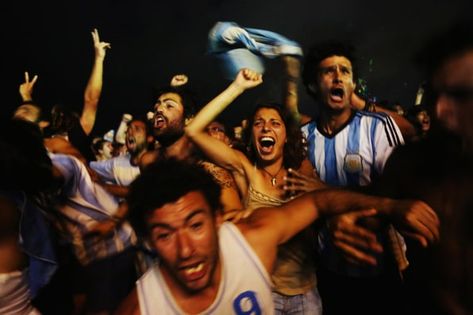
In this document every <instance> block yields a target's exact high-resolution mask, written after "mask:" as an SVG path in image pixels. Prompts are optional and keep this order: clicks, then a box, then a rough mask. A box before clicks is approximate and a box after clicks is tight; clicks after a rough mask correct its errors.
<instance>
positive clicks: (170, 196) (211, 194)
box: [127, 159, 221, 236]
mask: <svg viewBox="0 0 473 315" xmlns="http://www.w3.org/2000/svg"><path fill="white" fill-rule="evenodd" d="M192 191H199V192H201V193H202V194H203V195H204V197H205V199H206V201H207V202H208V204H209V206H210V208H211V210H212V211H213V214H215V212H216V211H219V210H220V209H221V204H220V186H219V185H218V184H217V183H216V182H215V180H214V178H213V176H212V175H210V174H209V173H208V172H207V171H205V170H204V169H203V168H202V167H200V166H199V165H196V164H190V163H188V162H186V161H178V160H176V159H167V160H160V161H158V162H156V163H154V164H152V165H150V166H148V167H147V168H146V169H145V170H144V171H143V172H142V173H141V175H140V176H138V177H137V178H136V180H135V181H134V182H133V183H132V184H131V186H130V191H129V194H128V197H127V202H128V207H129V213H130V222H131V224H132V226H133V228H134V229H135V231H136V233H137V234H138V235H140V236H146V235H148V231H147V227H146V220H147V218H148V217H149V216H150V214H151V213H152V212H153V211H154V210H155V209H157V208H160V207H162V206H163V205H165V204H166V203H170V202H175V201H177V200H178V199H179V198H181V197H182V196H184V195H186V194H187V193H189V192H192Z"/></svg>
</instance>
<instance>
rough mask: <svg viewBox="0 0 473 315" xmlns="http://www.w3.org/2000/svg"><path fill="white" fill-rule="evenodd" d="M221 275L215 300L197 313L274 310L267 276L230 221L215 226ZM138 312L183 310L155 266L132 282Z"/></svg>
mask: <svg viewBox="0 0 473 315" xmlns="http://www.w3.org/2000/svg"><path fill="white" fill-rule="evenodd" d="M219 246H220V257H221V259H222V261H221V264H222V277H221V281H220V287H219V289H218V293H217V296H216V298H215V301H214V302H213V303H212V304H211V305H210V306H209V307H208V308H207V309H206V310H205V311H203V312H201V313H200V314H252V315H259V314H274V305H273V300H272V296H271V280H270V277H269V275H268V273H267V271H266V269H265V268H264V266H263V264H262V263H261V261H260V260H259V258H258V256H257V255H256V254H255V252H254V251H253V249H252V248H251V247H250V245H249V244H248V243H247V241H246V240H245V238H244V237H243V235H242V234H241V232H240V230H238V228H237V227H236V226H235V225H234V224H233V223H230V222H225V223H223V224H222V226H221V227H220V229H219ZM136 287H137V292H138V300H139V303H140V311H141V314H142V315H155V314H185V313H184V312H183V311H182V309H181V308H180V307H179V305H178V304H177V303H176V302H175V301H174V298H173V296H172V294H171V292H170V291H169V288H168V286H167V284H166V282H165V280H164V278H163V275H162V274H161V271H160V270H159V265H155V266H153V267H151V268H150V269H149V270H148V271H147V272H146V273H145V274H144V275H143V276H142V277H141V278H140V279H139V280H138V281H137V282H136Z"/></svg>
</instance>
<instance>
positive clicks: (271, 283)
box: [0, 23, 473, 315]
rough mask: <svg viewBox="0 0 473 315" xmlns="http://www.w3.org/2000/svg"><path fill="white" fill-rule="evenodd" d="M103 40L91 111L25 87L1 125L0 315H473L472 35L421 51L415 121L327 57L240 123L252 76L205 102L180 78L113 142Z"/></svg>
mask: <svg viewBox="0 0 473 315" xmlns="http://www.w3.org/2000/svg"><path fill="white" fill-rule="evenodd" d="M92 39H93V45H94V49H95V58H94V62H93V67H92V70H91V73H90V77H89V79H88V81H87V85H86V88H85V90H84V102H83V107H82V110H81V112H80V113H75V112H72V111H71V110H70V109H69V108H68V107H67V106H66V105H62V106H59V105H56V106H53V107H52V110H51V112H49V113H46V112H45V110H44V107H42V106H41V104H38V103H37V102H36V101H35V100H34V98H33V94H34V88H35V84H36V82H37V81H38V80H39V77H38V76H37V75H34V76H33V77H32V78H31V77H30V74H29V73H28V72H26V73H25V80H24V82H22V83H21V84H20V86H19V92H20V96H21V99H22V103H21V104H19V106H18V108H17V109H16V110H15V112H14V113H13V115H12V118H11V119H10V120H9V121H8V122H6V123H5V124H3V125H2V126H1V132H0V149H1V150H2V152H3V154H2V157H1V162H0V172H1V173H2V176H3V180H2V181H1V182H2V186H1V187H0V257H1V259H0V284H1V285H0V314H71V315H76V314H77V315H79V314H143V315H144V314H316V315H317V314H327V315H331V314H350V313H354V314H472V313H473V291H472V288H473V276H472V272H471V271H470V268H469V267H470V265H469V263H470V262H471V261H472V259H473V242H472V240H473V234H472V233H471V230H470V229H469V224H470V223H473V220H472V218H473V217H472V215H471V213H470V212H469V210H470V207H471V205H473V197H472V196H473V195H472V194H470V193H469V189H470V188H471V187H473V186H470V185H472V184H473V183H472V181H473V172H472V171H473V170H472V162H473V127H472V126H473V125H472V124H471V123H470V121H469V120H470V119H472V118H473V111H472V109H473V26H472V24H471V23H465V24H459V25H458V26H456V27H454V28H452V29H451V30H448V31H446V32H445V33H443V34H439V36H437V37H436V38H433V39H432V40H431V41H429V42H427V43H426V44H425V48H424V49H423V50H422V51H420V52H419V55H418V61H419V69H420V70H422V71H423V72H422V73H423V74H424V76H425V77H424V79H425V81H423V82H421V83H420V84H421V85H422V95H421V100H420V99H419V102H416V104H415V105H412V106H404V107H403V108H402V107H401V108H399V106H398V107H394V106H389V105H388V104H383V103H376V102H373V100H372V99H371V98H368V97H366V95H359V94H358V93H357V92H356V90H357V89H356V82H357V78H358V76H359V73H358V72H357V61H356V53H355V49H354V47H353V46H352V45H350V44H349V43H344V42H339V41H324V42H317V43H315V44H314V45H312V46H311V47H309V48H308V49H307V51H306V52H305V53H304V56H301V55H300V53H298V54H291V53H288V54H282V55H281V56H280V59H281V60H280V61H281V63H282V65H283V71H282V73H281V78H282V81H283V82H284V84H283V90H282V95H283V97H282V100H281V101H280V102H278V103H275V102H264V101H263V102H261V103H259V104H255V105H254V106H253V111H251V112H249V113H247V116H246V117H241V125H238V126H231V125H228V124H227V122H225V121H224V120H223V119H222V116H221V113H222V112H223V111H224V110H225V109H226V108H228V107H229V106H231V105H232V103H233V102H234V101H235V100H236V99H237V98H238V97H239V96H240V95H242V94H244V93H245V91H247V90H250V89H258V86H259V85H261V84H262V82H263V80H264V76H263V74H261V73H259V72H258V71H255V69H251V68H241V69H239V71H238V73H237V75H236V76H235V77H234V79H233V81H232V82H231V83H230V84H229V85H228V87H227V88H225V89H224V90H223V91H222V92H221V93H219V94H218V95H217V96H216V97H215V98H213V99H212V100H211V101H210V102H208V103H207V104H205V105H203V104H199V103H198V101H197V99H196V97H195V95H196V92H195V91H192V90H191V89H190V88H189V85H190V84H189V82H188V81H189V78H188V77H187V76H186V75H184V74H179V75H176V76H174V77H173V78H172V79H171V80H170V82H169V85H168V86H164V87H162V88H160V89H158V90H157V91H156V94H155V102H154V104H150V111H151V114H150V113H143V114H142V115H137V116H136V117H132V116H131V115H129V114H128V113H124V114H123V120H122V122H121V124H120V127H119V128H118V129H117V131H116V132H114V131H113V130H112V132H111V134H110V133H107V134H106V135H103V136H100V135H97V134H95V133H94V126H95V121H96V116H97V115H96V114H97V109H98V106H99V104H100V97H101V91H102V85H103V72H104V59H105V57H106V54H107V49H110V47H111V46H110V43H107V42H104V41H101V40H100V37H99V33H98V31H97V30H96V29H95V30H93V31H92ZM300 82H301V83H302V84H303V85H304V87H305V88H306V91H307V93H308V94H309V95H310V96H311V97H312V98H313V102H314V105H313V106H317V111H316V112H317V115H316V116H314V117H309V116H307V115H305V113H302V112H300V110H299V93H300V91H299V90H298V85H299V83H300ZM202 105H203V106H202Z"/></svg>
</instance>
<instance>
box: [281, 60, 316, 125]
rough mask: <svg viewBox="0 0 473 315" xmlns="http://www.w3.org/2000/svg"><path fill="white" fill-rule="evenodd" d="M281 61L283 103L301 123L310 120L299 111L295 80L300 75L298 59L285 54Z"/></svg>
mask: <svg viewBox="0 0 473 315" xmlns="http://www.w3.org/2000/svg"><path fill="white" fill-rule="evenodd" d="M281 60H282V62H283V68H284V69H283V71H284V78H283V89H282V91H283V104H284V106H285V108H286V110H287V111H288V112H289V113H290V115H291V116H292V118H293V119H294V120H295V121H297V122H298V123H299V124H301V125H303V124H305V123H306V122H308V121H309V120H310V117H308V116H306V115H303V114H301V113H300V112H299V93H298V86H297V82H298V81H299V77H300V72H301V70H300V68H301V65H300V61H299V59H298V58H297V57H295V56H291V55H285V56H282V57H281Z"/></svg>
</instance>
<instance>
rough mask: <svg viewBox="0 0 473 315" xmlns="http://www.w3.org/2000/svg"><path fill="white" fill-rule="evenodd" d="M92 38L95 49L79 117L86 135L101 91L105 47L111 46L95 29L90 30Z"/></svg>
mask: <svg viewBox="0 0 473 315" xmlns="http://www.w3.org/2000/svg"><path fill="white" fill-rule="evenodd" d="M92 38H93V41H94V49H95V58H94V65H93V67H92V72H91V73H90V77H89V81H88V82H87V86H86V88H85V91H84V107H83V108H82V114H81V117H80V124H81V126H82V129H83V130H84V132H85V134H87V135H89V134H90V132H91V131H92V128H93V127H94V124H95V118H96V116H97V106H98V103H99V99H100V95H101V93H102V84H103V62H104V59H105V55H106V50H107V48H111V46H110V43H106V42H101V41H100V38H99V32H98V31H97V29H94V31H93V32H92Z"/></svg>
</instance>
